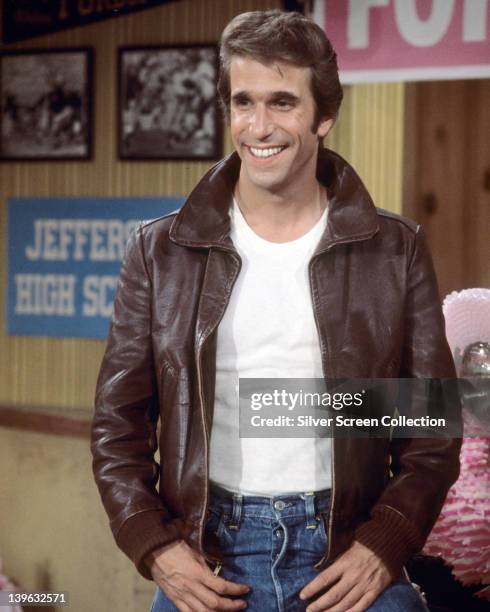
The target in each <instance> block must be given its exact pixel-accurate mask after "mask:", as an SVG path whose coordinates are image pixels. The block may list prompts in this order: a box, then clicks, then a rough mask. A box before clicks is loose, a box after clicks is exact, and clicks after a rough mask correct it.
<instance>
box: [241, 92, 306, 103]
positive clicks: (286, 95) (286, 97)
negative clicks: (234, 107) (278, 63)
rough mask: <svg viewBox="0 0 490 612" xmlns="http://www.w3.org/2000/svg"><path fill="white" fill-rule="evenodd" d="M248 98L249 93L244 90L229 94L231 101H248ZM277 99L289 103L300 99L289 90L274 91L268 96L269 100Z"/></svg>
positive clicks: (274, 100) (275, 100)
mask: <svg viewBox="0 0 490 612" xmlns="http://www.w3.org/2000/svg"><path fill="white" fill-rule="evenodd" d="M250 98H251V96H250V94H249V93H248V91H245V90H242V91H237V92H235V93H234V94H233V95H232V96H231V100H232V102H243V101H244V100H245V101H248V100H250ZM278 100H282V101H285V102H289V103H291V104H297V103H298V102H299V101H300V98H299V96H297V95H295V94H293V93H291V92H290V91H274V92H272V93H271V94H270V95H269V96H268V101H269V102H277V101H278Z"/></svg>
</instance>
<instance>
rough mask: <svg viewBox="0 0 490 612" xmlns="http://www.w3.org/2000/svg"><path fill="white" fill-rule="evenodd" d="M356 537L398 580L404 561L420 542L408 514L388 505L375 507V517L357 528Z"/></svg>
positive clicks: (394, 578) (417, 547)
mask: <svg viewBox="0 0 490 612" xmlns="http://www.w3.org/2000/svg"><path fill="white" fill-rule="evenodd" d="M355 539H356V540H357V541H358V542H360V543H361V544H364V546H366V547H367V548H369V549H371V550H372V551H373V552H374V553H375V554H376V555H377V556H378V557H379V558H380V559H381V560H382V561H383V562H384V564H385V565H386V567H387V568H388V571H389V572H390V574H391V577H392V578H393V580H396V579H397V578H398V577H399V575H400V573H401V571H402V569H403V566H404V565H405V563H406V562H407V561H408V559H409V558H410V557H411V556H412V554H413V553H414V552H416V551H417V550H418V549H419V548H420V546H419V544H418V540H419V536H418V534H417V532H416V531H415V529H414V528H413V527H412V525H410V523H409V522H408V521H407V519H406V518H405V517H403V516H402V515H401V514H398V513H397V512H396V511H395V510H392V509H391V508H389V507H387V506H381V507H379V508H376V511H375V513H374V517H373V518H372V519H371V520H369V521H367V522H365V523H363V524H362V525H360V527H358V528H357V529H356V532H355Z"/></svg>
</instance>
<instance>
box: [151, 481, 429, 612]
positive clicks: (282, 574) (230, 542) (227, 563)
mask: <svg viewBox="0 0 490 612" xmlns="http://www.w3.org/2000/svg"><path fill="white" fill-rule="evenodd" d="M329 504H330V490H329V489H328V490H325V491H319V492H316V493H301V494H297V495H278V496H275V497H261V496H240V495H234V496H233V495H230V494H229V493H228V492H224V491H223V490H219V489H217V488H215V487H213V488H212V489H211V494H210V504H209V510H210V516H209V519H208V522H207V524H206V527H205V539H206V538H208V539H214V541H215V542H216V541H218V542H219V548H220V550H221V552H222V554H223V556H224V562H223V566H222V569H221V571H220V573H219V575H220V576H222V577H223V578H225V579H226V580H231V581H234V582H241V583H245V584H248V585H249V586H250V587H251V590H250V591H249V592H248V593H247V594H245V595H243V596H241V597H240V599H244V600H245V601H246V602H247V608H246V609H247V610H251V611H253V612H297V611H298V612H299V611H304V610H305V609H306V606H307V604H308V601H305V602H304V601H301V600H300V599H299V597H298V593H299V592H300V591H301V589H302V588H303V587H304V586H305V585H306V584H307V583H308V582H310V581H311V580H313V578H315V576H317V575H318V570H317V569H315V568H314V565H315V564H316V563H318V562H319V561H320V559H321V558H322V557H323V555H324V554H325V551H326V548H327V533H326V520H327V513H328V508H329ZM368 610H369V612H427V607H426V606H425V604H424V603H423V601H422V599H421V598H420V596H419V594H418V593H417V591H416V590H415V589H414V588H413V587H412V585H411V584H410V582H409V581H408V580H407V579H406V578H405V577H404V576H402V577H400V578H399V579H398V580H397V581H396V582H394V583H392V584H391V585H390V586H389V587H388V588H387V589H386V590H385V591H383V593H382V594H381V595H380V596H379V597H378V599H377V600H376V602H375V603H373V604H372V605H371V606H370V607H369V608H368ZM176 611H177V608H176V607H175V606H174V604H173V603H172V602H171V601H170V600H169V598H168V597H167V596H166V595H165V594H164V593H163V592H162V591H161V590H160V589H157V590H156V593H155V597H154V600H153V605H152V608H151V612H176Z"/></svg>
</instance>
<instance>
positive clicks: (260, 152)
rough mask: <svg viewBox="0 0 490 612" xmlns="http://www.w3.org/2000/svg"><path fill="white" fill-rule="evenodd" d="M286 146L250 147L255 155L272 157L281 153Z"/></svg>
mask: <svg viewBox="0 0 490 612" xmlns="http://www.w3.org/2000/svg"><path fill="white" fill-rule="evenodd" d="M284 148H285V147H270V148H269V149H256V148H255V147H250V151H252V155H254V156H255V157H271V156H272V155H277V154H278V153H280V152H281V151H282V150H283V149H284Z"/></svg>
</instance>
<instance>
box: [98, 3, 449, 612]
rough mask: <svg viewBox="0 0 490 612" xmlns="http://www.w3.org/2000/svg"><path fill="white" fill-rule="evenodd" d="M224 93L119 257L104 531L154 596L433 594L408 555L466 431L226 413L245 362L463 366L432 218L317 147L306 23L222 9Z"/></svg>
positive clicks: (231, 602)
mask: <svg viewBox="0 0 490 612" xmlns="http://www.w3.org/2000/svg"><path fill="white" fill-rule="evenodd" d="M219 89H220V95H221V98H222V101H223V106H224V109H225V115H226V117H227V119H228V121H229V125H230V129H231V136H232V140H233V144H234V147H235V150H236V151H235V152H234V153H233V154H232V155H230V156H229V157H227V158H225V159H224V160H222V161H221V162H220V163H218V164H217V165H216V166H215V167H213V168H212V169H211V170H210V171H209V172H208V173H207V174H206V175H205V176H204V177H203V178H202V180H201V181H200V182H199V184H198V185H197V186H196V188H195V189H194V191H193V192H192V193H191V194H190V196H189V198H188V199H187V201H186V203H185V204H184V205H183V207H182V208H181V209H180V211H179V212H177V213H176V214H172V215H169V216H167V217H164V218H160V219H157V220H154V221H151V222H145V223H143V224H141V226H140V227H139V229H138V230H137V231H136V232H135V233H134V234H133V235H132V237H131V239H130V240H129V243H128V247H127V253H126V257H125V260H124V263H123V266H122V270H121V280H120V283H119V287H118V291H117V295H116V300H115V304H114V317H113V322H112V325H111V331H110V336H109V341H108V346H107V350H106V353H105V356H104V360H103V363H102V366H101V371H100V375H99V380H98V385H97V395H96V413H95V417H94V423H93V433H92V451H93V455H94V473H95V477H96V480H97V484H98V486H99V489H100V492H101V496H102V500H103V502H104V505H105V507H106V510H107V513H108V515H109V517H110V520H111V528H112V530H113V533H114V536H115V538H116V541H117V543H118V545H119V546H120V548H121V549H122V550H123V551H124V552H126V554H127V555H128V556H129V557H130V558H131V559H132V560H133V561H134V563H135V564H136V566H137V568H138V570H139V571H140V572H141V574H142V575H143V576H145V577H147V578H150V579H151V578H152V579H153V580H154V581H155V582H156V583H157V587H158V588H157V590H156V594H155V599H154V602H153V607H152V610H153V612H162V611H169V610H181V611H183V612H190V611H199V612H201V611H205V610H239V609H243V608H245V607H248V609H250V610H254V611H256V612H269V611H274V610H277V611H279V612H283V611H288V612H289V611H296V610H308V611H309V612H313V611H315V612H316V611H320V610H330V611H331V612H343V611H347V610H349V611H352V612H361V611H363V610H371V611H375V612H387V611H389V612H393V611H394V610H403V611H411V612H416V611H422V610H426V609H427V608H426V607H425V604H424V603H423V601H422V599H421V598H420V596H419V595H418V593H417V591H416V590H415V589H414V588H413V586H412V585H411V584H410V582H409V581H408V579H407V577H406V572H405V571H404V564H405V562H406V561H407V560H408V559H409V557H410V556H411V555H412V554H413V553H414V552H415V551H417V550H419V549H420V548H421V547H422V546H423V544H424V541H425V539H426V538H427V536H428V534H429V532H430V530H431V527H432V525H433V524H434V522H435V520H436V518H437V515H438V513H439V511H440V508H441V506H442V504H443V501H444V498H445V495H446V492H447V490H448V488H449V487H450V485H451V484H452V483H453V482H454V481H455V479H456V478H457V475H458V470H459V461H458V457H459V447H460V440H452V439H439V440H434V439H432V440H428V439H398V440H396V439H394V440H391V441H390V440H385V439H380V438H376V439H357V440H356V439H353V438H342V439H330V438H328V437H320V438H318V437H316V438H315V437H310V438H304V437H301V438H299V437H298V438H284V439H282V438H264V437H260V438H245V437H243V438H241V437H240V436H239V430H238V422H239V414H238V380H239V378H240V377H241V378H273V379H274V378H277V379H284V378H302V379H305V378H389V377H449V378H450V377H454V368H453V363H452V359H451V355H450V352H449V349H448V346H447V343H446V340H445V335H444V323H443V317H442V313H441V308H440V302H439V296H438V291H437V285H436V281H435V277H434V272H433V268H432V264H431V260H430V256H429V254H428V251H427V247H426V244H425V240H424V235H423V232H422V230H421V229H420V227H419V226H418V225H417V224H415V223H413V222H411V221H409V220H407V219H404V218H402V217H399V216H397V215H394V214H391V213H387V212H385V211H382V210H379V209H377V208H375V206H374V204H373V202H372V200H371V198H370V196H369V194H368V193H367V191H366V189H365V187H364V185H363V184H362V182H361V180H360V179H359V177H358V176H357V174H356V173H355V171H354V170H353V169H352V167H351V166H350V165H349V164H348V163H347V162H346V161H345V160H343V159H342V158H341V157H340V156H338V155H337V154H335V153H333V152H332V151H329V150H327V149H324V148H323V146H322V139H323V138H324V137H325V136H326V135H327V134H328V132H329V131H330V129H331V128H332V126H333V124H334V122H335V120H336V118H337V113H338V110H339V106H340V103H341V100H342V89H341V86H340V84H339V79H338V71H337V62H336V56H335V53H334V51H333V49H332V47H331V45H330V42H329V41H328V39H327V38H326V36H325V34H324V32H323V31H322V30H321V29H320V28H319V27H318V26H316V25H315V24H314V23H313V22H312V21H310V20H309V19H307V18H305V17H303V16H301V15H298V14H293V13H282V12H280V11H265V12H252V13H245V14H242V15H239V16H238V17H236V18H235V19H233V21H232V22H231V23H230V24H229V25H228V26H227V28H226V29H225V31H224V33H223V37H222V41H221V73H220V83H219ZM158 420H160V423H161V427H160V429H159V430H157V422H158ZM157 432H158V434H157ZM157 448H158V449H159V452H160V463H159V464H157V463H156V461H155V459H154V454H155V451H156V450H157ZM157 482H158V489H157Z"/></svg>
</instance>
